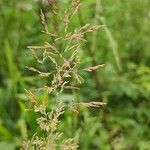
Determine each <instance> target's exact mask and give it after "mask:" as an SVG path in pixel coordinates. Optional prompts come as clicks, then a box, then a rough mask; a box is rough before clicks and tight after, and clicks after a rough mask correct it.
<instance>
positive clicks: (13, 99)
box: [0, 0, 150, 150]
mask: <svg viewBox="0 0 150 150" xmlns="http://www.w3.org/2000/svg"><path fill="white" fill-rule="evenodd" d="M82 1H83V6H82V7H83V9H81V11H80V15H79V16H77V17H76V18H75V19H74V24H73V25H74V26H76V25H79V26H80V24H82V23H83V24H86V23H92V24H104V25H105V26H106V27H105V28H103V29H102V30H99V31H98V32H96V33H94V34H91V35H90V36H89V37H87V38H88V39H90V40H89V43H88V45H86V44H85V46H83V48H82V53H81V60H82V66H84V67H86V66H91V65H92V64H93V60H94V62H96V63H97V64H103V63H105V64H106V66H105V67H104V68H103V69H100V70H99V71H97V72H96V74H95V73H92V74H89V75H88V74H83V75H84V78H85V82H84V84H83V85H82V87H81V91H80V95H78V97H80V98H81V99H83V100H85V101H87V100H94V99H97V100H103V101H104V102H106V103H107V106H106V107H103V108H102V109H101V110H99V109H87V108H86V109H85V108H84V109H83V110H82V112H81V113H79V114H78V115H76V114H72V113H71V112H69V111H68V112H66V113H65V115H64V117H63V118H62V123H61V127H60V128H61V129H62V131H63V132H64V134H65V136H66V137H74V136H76V138H77V139H78V140H79V146H80V148H79V149H82V150H88V149H89V150H90V149H92V150H111V149H114V150H125V149H127V150H149V149H150V115H149V114H150V108H149V107H150V50H149V47H150V42H149V40H150V30H149V27H150V1H149V0H132V1H130V0H124V1H122V0H115V1H111V0H101V1H100V0H97V1H96V0H82ZM64 4H65V5H68V7H69V4H68V1H65V0H64ZM58 5H59V1H58ZM60 7H64V6H63V5H61V6H60ZM41 8H42V9H43V10H44V11H45V13H48V12H49V7H48V6H47V5H46V2H45V1H43V2H41V1H37V0H33V1H30V0H26V1H23V0H11V1H10V0H0V150H1V149H3V150H8V149H9V150H14V149H17V148H19V146H20V144H21V143H22V137H24V136H25V128H26V124H27V127H28V128H29V131H30V132H29V136H30V134H31V135H32V133H34V132H35V130H36V127H37V124H36V122H34V121H33V120H34V119H33V118H34V114H32V113H29V112H26V111H24V110H25V108H26V102H27V97H26V94H25V91H24V89H29V88H31V87H33V86H36V85H37V84H38V85H40V84H41V82H42V81H41V82H39V78H38V77H37V76H36V74H33V73H31V72H30V71H29V70H28V69H27V68H26V66H31V64H34V65H35V66H36V65H37V64H36V63H35V62H34V60H33V59H32V57H30V55H29V51H28V50H27V46H28V45H33V44H35V43H42V42H43V41H44V40H45V36H44V35H42V34H41V30H42V25H41V24H40V19H39V14H40V9H41ZM81 15H82V16H81ZM81 17H82V18H81ZM53 19H55V18H53ZM49 21H51V20H49ZM89 49H91V51H92V54H91V53H90V51H89ZM43 82H44V81H43ZM62 96H63V97H64V99H66V98H67V99H68V101H69V99H70V97H72V95H71V94H70V93H66V94H65V95H62ZM75 96H76V95H75ZM45 97H47V95H46V94H45V95H39V98H40V99H41V100H42V99H44V98H45Z"/></svg>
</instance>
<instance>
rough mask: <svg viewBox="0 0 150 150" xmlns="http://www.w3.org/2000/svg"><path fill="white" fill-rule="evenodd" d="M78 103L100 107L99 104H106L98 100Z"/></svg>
mask: <svg viewBox="0 0 150 150" xmlns="http://www.w3.org/2000/svg"><path fill="white" fill-rule="evenodd" d="M79 105H83V106H85V107H100V106H103V105H106V103H104V102H98V101H91V102H88V103H79Z"/></svg>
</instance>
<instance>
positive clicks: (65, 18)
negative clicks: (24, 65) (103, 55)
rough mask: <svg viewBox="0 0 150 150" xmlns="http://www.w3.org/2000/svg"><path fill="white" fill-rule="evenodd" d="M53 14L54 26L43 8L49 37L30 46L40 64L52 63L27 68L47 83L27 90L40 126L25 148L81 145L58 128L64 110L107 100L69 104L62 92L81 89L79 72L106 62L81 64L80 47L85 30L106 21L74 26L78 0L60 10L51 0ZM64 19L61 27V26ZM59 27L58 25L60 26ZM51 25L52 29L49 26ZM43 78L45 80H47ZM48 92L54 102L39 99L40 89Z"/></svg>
mask: <svg viewBox="0 0 150 150" xmlns="http://www.w3.org/2000/svg"><path fill="white" fill-rule="evenodd" d="M48 2H49V7H50V15H49V16H50V18H52V26H53V28H52V27H51V28H50V27H49V25H48V23H47V22H48V20H47V18H48V17H47V15H45V14H44V13H43V11H42V10H41V15H40V18H41V23H42V25H43V27H44V30H43V31H42V33H44V34H45V35H46V36H48V40H47V41H45V42H44V43H43V44H41V45H38V46H28V48H29V50H30V51H31V54H32V56H33V57H34V58H35V59H36V61H37V63H38V64H39V65H38V66H46V64H47V63H49V64H51V68H48V69H49V70H48V69H47V71H44V70H42V69H41V68H42V67H39V68H38V67H34V66H29V67H28V69H29V70H31V71H33V72H35V73H37V74H38V75H39V76H40V77H41V79H43V78H45V79H46V81H47V83H46V84H44V85H42V86H41V87H37V88H36V89H34V90H26V92H27V95H28V98H29V99H30V101H29V103H30V105H29V108H28V109H29V111H33V112H34V113H35V114H37V116H38V117H37V118H36V122H37V124H38V126H39V131H37V132H36V133H35V134H34V135H33V136H32V138H31V139H30V138H28V136H26V137H25V139H24V142H23V144H22V148H21V149H22V150H57V149H60V150H75V149H77V148H78V144H77V141H76V140H75V139H74V138H68V139H65V137H64V136H63V134H62V131H59V129H58V124H59V123H60V124H61V123H62V122H61V118H60V117H61V115H63V114H64V112H65V110H66V109H67V108H71V110H72V111H73V112H74V113H78V112H79V110H78V107H80V106H81V105H82V106H85V107H100V106H103V105H105V103H103V102H100V101H91V102H87V103H84V102H77V101H75V100H70V102H69V104H66V103H65V102H64V101H63V99H61V94H63V93H65V91H66V90H69V91H72V90H73V91H76V90H79V89H80V88H79V84H82V82H83V81H84V79H83V78H82V77H81V75H80V73H81V72H83V71H85V72H92V71H95V70H97V69H99V68H101V67H103V66H104V64H101V65H99V64H97V65H96V66H91V67H88V68H80V67H79V65H80V63H81V60H80V51H81V45H82V44H84V43H85V42H86V39H85V34H87V33H90V32H95V31H97V30H98V29H100V28H102V27H103V25H90V24H85V25H84V26H82V27H76V29H75V30H73V29H72V28H71V21H72V19H73V18H74V17H75V16H76V15H77V13H78V11H79V9H80V7H81V3H80V1H79V0H72V2H71V8H67V7H66V8H65V10H64V9H63V10H61V9H59V8H58V6H57V4H56V2H55V1H53V0H49V1H48ZM58 22H60V23H61V28H59V27H58V26H59V25H58ZM58 28H59V29H58ZM50 29H51V30H50ZM45 79H43V80H45ZM41 91H42V92H47V93H48V94H49V97H50V96H52V97H53V98H54V99H55V102H51V100H50V99H49V100H47V101H46V102H45V101H43V102H40V103H39V102H38V96H37V95H36V93H38V92H41ZM52 103H53V104H54V105H55V107H54V108H49V105H51V104H52Z"/></svg>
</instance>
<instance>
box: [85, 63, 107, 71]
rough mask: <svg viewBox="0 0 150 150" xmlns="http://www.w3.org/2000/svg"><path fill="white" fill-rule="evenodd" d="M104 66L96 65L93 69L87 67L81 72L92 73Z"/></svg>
mask: <svg viewBox="0 0 150 150" xmlns="http://www.w3.org/2000/svg"><path fill="white" fill-rule="evenodd" d="M104 66H105V64H101V65H96V66H93V67H88V68H85V69H83V70H84V71H87V72H92V71H95V70H97V69H99V68H102V67H104Z"/></svg>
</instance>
